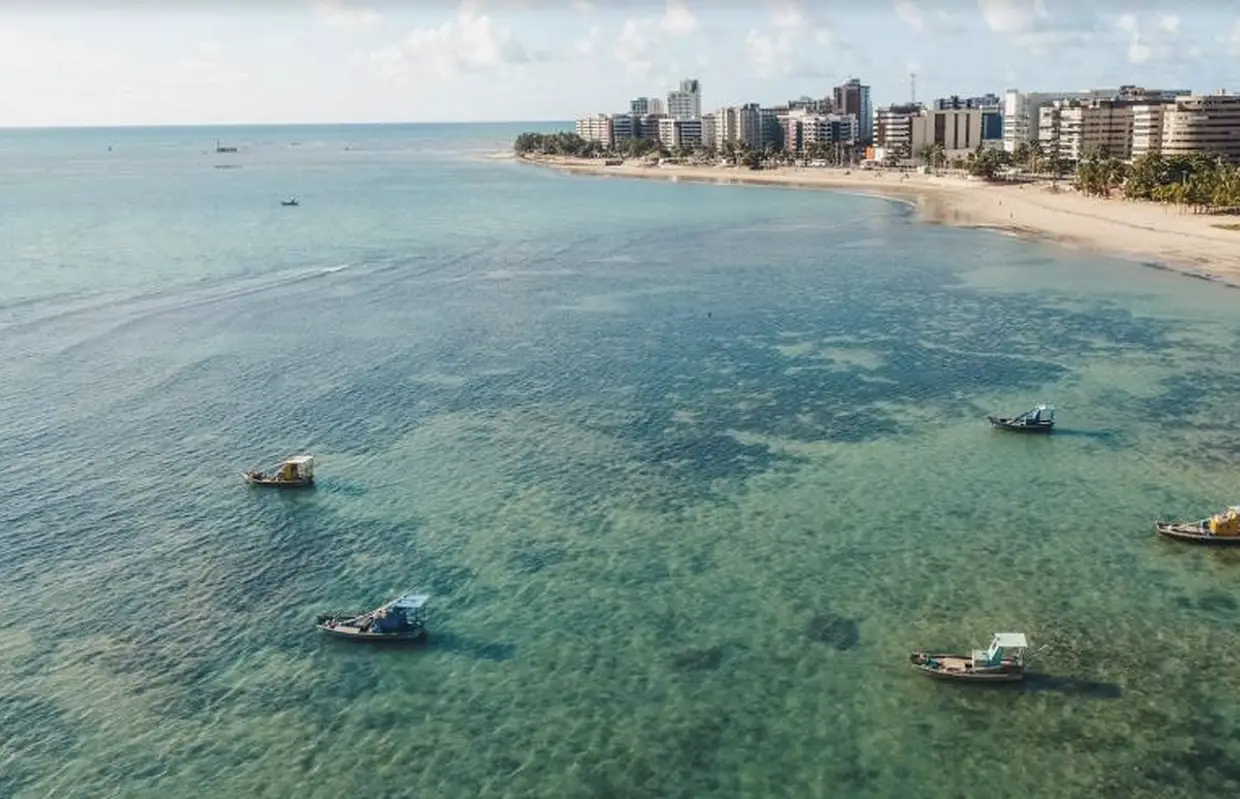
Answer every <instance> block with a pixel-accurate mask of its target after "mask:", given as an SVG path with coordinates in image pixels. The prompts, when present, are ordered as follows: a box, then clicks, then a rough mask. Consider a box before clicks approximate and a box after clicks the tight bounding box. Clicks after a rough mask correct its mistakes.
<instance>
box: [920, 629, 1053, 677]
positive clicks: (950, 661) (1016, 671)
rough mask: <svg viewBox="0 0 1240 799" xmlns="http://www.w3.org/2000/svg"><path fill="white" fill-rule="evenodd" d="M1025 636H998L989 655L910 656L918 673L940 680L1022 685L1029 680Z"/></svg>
mask: <svg viewBox="0 0 1240 799" xmlns="http://www.w3.org/2000/svg"><path fill="white" fill-rule="evenodd" d="M1028 648H1029V641H1028V640H1027V639H1026V638H1025V634H1024V633H995V637H994V639H993V640H992V641H991V642H990V648H989V649H987V650H986V651H984V652H983V651H981V650H975V651H974V652H973V654H972V655H932V654H927V653H926V652H924V651H922V650H918V651H916V652H914V653H913V654H911V655H909V658H908V660H909V664H910V665H912V667H913V668H914V669H916V670H917V671H919V672H921V673H922V674H925V675H927V676H929V677H932V678H934V679H936V680H955V681H958V682H1018V681H1020V680H1023V679H1024V678H1025V650H1026V649H1028Z"/></svg>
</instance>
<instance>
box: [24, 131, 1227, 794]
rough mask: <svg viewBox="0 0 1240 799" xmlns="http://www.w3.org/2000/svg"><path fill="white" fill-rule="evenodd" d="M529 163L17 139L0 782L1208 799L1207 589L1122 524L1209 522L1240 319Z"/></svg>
mask: <svg viewBox="0 0 1240 799" xmlns="http://www.w3.org/2000/svg"><path fill="white" fill-rule="evenodd" d="M512 134H513V131H511V130H509V129H506V128H502V127H486V126H482V127H478V128H472V129H463V128H450V127H449V128H434V129H426V128H406V129H402V128H389V127H384V128H378V129H369V130H359V129H332V128H326V129H302V130H292V131H288V130H285V131H281V130H278V129H277V130H275V131H263V130H261V129H259V130H248V131H242V132H234V133H224V134H218V133H216V132H201V131H199V132H195V131H181V132H177V131H172V132H169V131H162V132H150V131H146V132H141V131H139V132H129V133H115V132H111V133H108V134H106V135H104V134H102V133H99V132H78V133H74V134H69V133H66V134H61V138H53V139H51V140H50V141H48V140H38V141H34V140H32V139H30V138H29V136H30V135H31V134H25V135H26V136H27V138H22V134H13V133H6V134H4V137H0V161H3V162H5V163H10V164H12V163H21V164H25V165H27V166H30V165H34V166H40V165H41V166H42V170H41V171H40V170H39V169H35V168H34V166H31V168H30V170H29V176H28V177H26V178H23V177H21V175H22V174H25V173H21V172H15V171H13V170H10V171H9V172H8V175H9V177H8V178H7V179H6V180H7V183H6V191H5V192H3V193H0V220H3V221H2V222H0V225H3V228H2V230H3V233H4V235H5V237H6V238H8V240H9V241H10V242H11V243H12V246H11V247H10V248H8V250H9V253H10V254H9V255H8V256H7V257H6V259H5V261H4V262H3V263H2V264H0V419H4V420H5V426H4V433H5V435H4V437H3V440H4V453H5V455H6V457H4V458H3V459H0V480H3V483H2V484H3V485H5V486H6V488H7V491H6V497H5V501H4V502H3V503H0V545H2V546H3V547H4V551H5V552H7V553H8V557H7V558H5V559H4V560H3V561H0V564H2V565H0V600H2V601H3V605H4V607H6V608H7V609H8V610H9V612H8V613H7V614H5V619H4V621H2V622H0V676H3V678H4V681H5V685H6V690H5V691H4V692H3V694H4V695H3V697H2V698H0V731H2V732H0V795H12V796H16V797H34V796H45V795H48V794H52V793H54V794H55V795H57V796H109V795H116V796H126V797H148V796H149V797H157V796H158V797H166V796H189V795H193V796H203V795H211V796H255V797H261V796H272V797H276V796H280V797H284V796H291V795H296V796H299V797H319V796H323V797H335V796H342V795H358V794H359V792H360V793H364V794H366V795H371V796H395V795H410V796H445V797H447V796H624V797H642V796H652V797H654V796H657V797H670V796H686V797H688V796H693V797H705V796H764V797H765V796H777V795H787V796H856V797H866V796H874V797H887V796H895V795H904V794H906V793H908V794H913V793H916V794H917V795H919V796H929V797H938V796H954V797H958V796H980V795H983V794H990V793H992V792H993V791H994V790H995V789H996V787H997V786H1002V788H1001V790H1003V791H1005V792H1012V793H1021V794H1024V795H1028V796H1045V797H1066V796H1082V797H1135V796H1158V797H1174V796H1184V797H1189V796H1218V795H1229V794H1232V793H1235V792H1236V790H1237V789H1238V788H1240V785H1238V783H1240V767H1238V766H1236V765H1235V764H1236V763H1240V759H1237V758H1238V757H1240V751H1237V749H1236V744H1235V740H1236V735H1237V732H1238V731H1240V730H1238V727H1237V721H1236V719H1237V718H1240V714H1238V713H1237V710H1238V708H1237V707H1236V699H1235V697H1236V696H1237V695H1238V694H1237V688H1238V687H1240V686H1238V685H1237V683H1238V682H1240V645H1238V644H1237V642H1236V638H1235V635H1234V621H1235V617H1236V609H1237V601H1238V595H1237V590H1236V588H1235V582H1234V575H1235V572H1236V570H1237V569H1240V553H1232V552H1226V551H1211V550H1204V549H1199V548H1193V547H1186V546H1182V545H1176V544H1174V543H1171V542H1164V541H1160V540H1157V539H1156V538H1155V536H1154V534H1153V529H1152V522H1153V520H1154V519H1156V518H1165V517H1177V518H1178V517H1185V518H1196V517H1199V516H1201V515H1204V514H1206V513H1208V512H1211V511H1213V510H1215V509H1217V507H1218V506H1219V505H1220V504H1222V503H1224V502H1229V501H1234V494H1233V491H1234V477H1235V474H1234V467H1233V465H1232V464H1233V459H1232V454H1233V452H1234V450H1235V448H1236V438H1237V434H1236V433H1235V432H1234V429H1235V428H1234V422H1235V420H1236V415H1237V411H1236V410H1235V404H1234V402H1233V398H1234V397H1235V396H1236V391H1237V389H1238V388H1240V362H1238V360H1237V357H1236V352H1237V350H1236V335H1237V325H1236V324H1235V322H1234V321H1233V320H1234V312H1233V309H1234V307H1235V303H1236V301H1237V298H1238V297H1240V295H1237V294H1235V293H1233V292H1231V291H1228V290H1224V289H1221V288H1219V287H1217V286H1212V285H1210V284H1207V283H1203V282H1201V281H1193V280H1188V279H1184V278H1180V277H1177V276H1175V275H1172V274H1168V273H1166V272H1161V271H1156V270H1152V269H1145V268H1142V267H1140V266H1136V265H1133V264H1128V263H1120V262H1112V261H1106V260H1103V259H1099V258H1092V257H1085V256H1082V255H1079V254H1072V253H1067V252H1061V251H1057V250H1054V249H1051V248H1048V247H1044V246H1039V245H1033V244H1029V243H1025V242H1021V241H1016V240H1011V239H1006V238H1003V237H1000V236H997V235H994V234H989V233H982V232H974V231H957V230H950V229H942V228H930V227H924V226H920V225H917V224H916V223H915V222H914V221H913V220H912V218H911V216H910V211H909V209H907V208H906V207H904V206H902V205H899V204H895V203H888V202H884V201H880V200H875V199H866V198H857V197H851V196H845V195H836V194H828V193H815V192H800V191H789V190H783V189H763V188H754V187H725V186H705V185H670V184H662V183H658V182H651V181H632V182H625V181H615V180H609V181H602V180H592V179H588V178H578V177H567V176H561V175H555V174H552V173H548V172H543V171H538V170H533V169H528V168H523V167H520V166H517V165H513V164H508V163H502V162H495V161H484V160H481V159H479V158H478V157H477V156H478V155H479V154H480V153H483V152H487V151H489V150H494V149H498V148H500V147H502V146H503V142H504V141H505V140H507V139H510V138H511V135H512ZM125 137H129V138H125ZM217 137H221V138H224V139H226V140H229V141H237V142H241V143H242V146H241V152H240V153H238V154H237V155H236V156H230V157H231V158H233V159H235V160H236V162H237V163H236V164H235V165H237V166H239V167H240V168H237V169H225V170H219V169H215V166H216V165H217V162H218V161H219V159H218V158H217V157H216V156H215V155H214V154H213V153H211V152H209V151H210V150H211V148H212V146H213V142H214V139H215V138H217ZM199 139H202V140H201V141H200V140H199ZM295 140H296V141H299V142H300V143H299V144H298V145H296V146H294V145H293V144H292V143H291V142H292V141H295ZM316 142H317V143H316ZM108 143H111V144H113V145H114V148H113V151H112V153H111V154H110V155H109V154H106V153H104V154H100V151H101V150H103V149H104V148H105V147H106V145H107V144H108ZM310 143H316V144H314V146H310ZM346 146H347V147H348V149H345V148H346ZM23 148H24V149H23ZM204 150H206V151H208V152H205V153H204V152H203V151H204ZM134 153H137V154H134ZM306 153H309V155H307V154H306ZM109 158H111V159H112V160H110V161H109V160H107V159H109ZM290 194H292V195H297V196H299V197H300V198H301V200H302V206H301V207H300V208H297V209H282V208H280V207H279V205H278V200H279V199H281V198H282V197H284V196H287V195H290ZM1040 400H1050V401H1053V402H1055V403H1056V404H1057V406H1058V407H1059V409H1060V410H1059V415H1058V420H1059V426H1058V427H1057V429H1056V432H1055V433H1054V435H1052V436H1050V437H1021V436H1014V435H1005V434H1003V433H1000V432H997V431H992V430H990V429H989V428H988V427H987V425H986V424H985V422H984V417H985V415H986V414H987V413H993V412H1005V413H1012V412H1018V411H1020V410H1024V409H1025V408H1027V407H1029V406H1030V405H1031V404H1033V403H1034V402H1037V401H1040ZM298 450H307V451H312V452H314V454H315V455H316V458H317V464H318V471H319V478H320V483H319V485H318V487H317V488H316V489H314V490H312V491H308V492H301V493H278V492H276V493H273V492H263V491H260V490H254V489H247V488H246V487H245V486H243V485H242V484H241V481H240V479H239V475H238V472H239V471H240V470H242V469H243V468H245V467H247V466H250V465H252V464H253V462H255V461H271V460H274V459H276V458H278V457H280V456H282V455H285V454H288V453H291V452H293V451H298ZM415 588H418V589H425V590H428V591H429V592H431V593H432V594H433V595H434V617H433V624H434V628H433V630H434V634H435V639H434V642H433V644H432V645H430V646H428V647H426V648H424V649H412V650H410V649H377V648H365V647H358V646H350V645H348V644H347V642H338V641H332V640H323V639H321V638H320V637H318V636H317V635H315V634H314V632H313V630H312V629H311V627H310V624H311V622H312V621H313V617H314V614H315V613H316V612H318V611H320V610H322V609H326V608H335V607H341V606H344V607H364V606H372V605H375V604H378V603H379V602H381V601H382V600H384V599H386V598H388V597H389V596H391V595H393V594H395V593H398V592H400V591H403V590H408V589H415ZM1001 630H1005V631H1006V630H1015V631H1023V632H1025V633H1027V634H1028V635H1029V637H1030V639H1031V642H1032V644H1033V645H1034V646H1035V647H1037V648H1038V651H1037V655H1036V664H1037V667H1038V672H1039V676H1038V677H1037V678H1036V679H1033V680H1031V681H1029V682H1028V683H1027V684H1025V685H1023V686H1020V687H1017V688H1015V689H1011V688H998V689H986V690H968V689H967V688H965V689H962V687H960V686H952V685H940V684H936V683H933V682H931V681H928V680H925V679H922V678H920V677H919V676H918V675H916V674H913V673H911V672H910V670H909V669H908V668H907V666H906V665H905V658H906V656H907V653H908V652H909V651H910V650H912V649H916V648H918V647H927V648H935V649H943V648H950V649H968V648H971V647H975V646H984V645H985V644H986V643H987V641H988V640H989V637H990V634H991V633H993V632H996V631H1001Z"/></svg>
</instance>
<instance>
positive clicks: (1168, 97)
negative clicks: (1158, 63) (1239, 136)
mask: <svg viewBox="0 0 1240 799" xmlns="http://www.w3.org/2000/svg"><path fill="white" fill-rule="evenodd" d="M1190 93H1191V92H1190V91H1189V90H1188V89H1145V88H1141V87H1139V86H1121V87H1119V88H1118V89H1087V90H1083V91H1075V92H1022V91H1018V90H1016V89H1008V90H1007V91H1006V92H1004V95H1003V149H1005V150H1007V151H1008V152H1012V151H1014V150H1015V149H1016V148H1017V147H1018V146H1019V145H1021V144H1022V143H1024V144H1028V143H1030V142H1034V141H1038V140H1039V139H1040V137H1041V120H1042V108H1043V107H1044V106H1047V105H1050V104H1051V103H1054V102H1056V101H1067V100H1077V101H1080V102H1089V101H1093V100H1117V101H1122V102H1125V103H1130V104H1131V103H1140V102H1146V103H1165V102H1171V101H1173V100H1174V99H1175V98H1176V97H1179V96H1182V95H1186V94H1190Z"/></svg>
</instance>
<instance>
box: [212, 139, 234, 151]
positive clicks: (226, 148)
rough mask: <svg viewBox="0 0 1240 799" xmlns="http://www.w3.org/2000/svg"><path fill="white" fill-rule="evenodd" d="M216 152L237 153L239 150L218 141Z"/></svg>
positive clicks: (216, 141) (216, 142)
mask: <svg viewBox="0 0 1240 799" xmlns="http://www.w3.org/2000/svg"><path fill="white" fill-rule="evenodd" d="M215 151H216V152H217V153H235V152H237V148H236V147H230V146H227V145H223V144H220V140H219V139H216V140H215Z"/></svg>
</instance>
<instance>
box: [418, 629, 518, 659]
mask: <svg viewBox="0 0 1240 799" xmlns="http://www.w3.org/2000/svg"><path fill="white" fill-rule="evenodd" d="M422 646H431V647H434V648H435V649H439V650H443V651H445V652H452V653H454V654H458V655H465V656H467V657H469V658H472V659H473V660H489V661H502V660H512V659H513V658H514V657H516V656H517V645H516V644H509V643H502V642H499V641H485V640H482V639H480V638H471V637H470V636H468V635H461V634H460V633H453V632H442V633H437V632H432V633H431V634H430V638H429V639H428V640H427V641H426V642H425V643H424V644H422Z"/></svg>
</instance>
